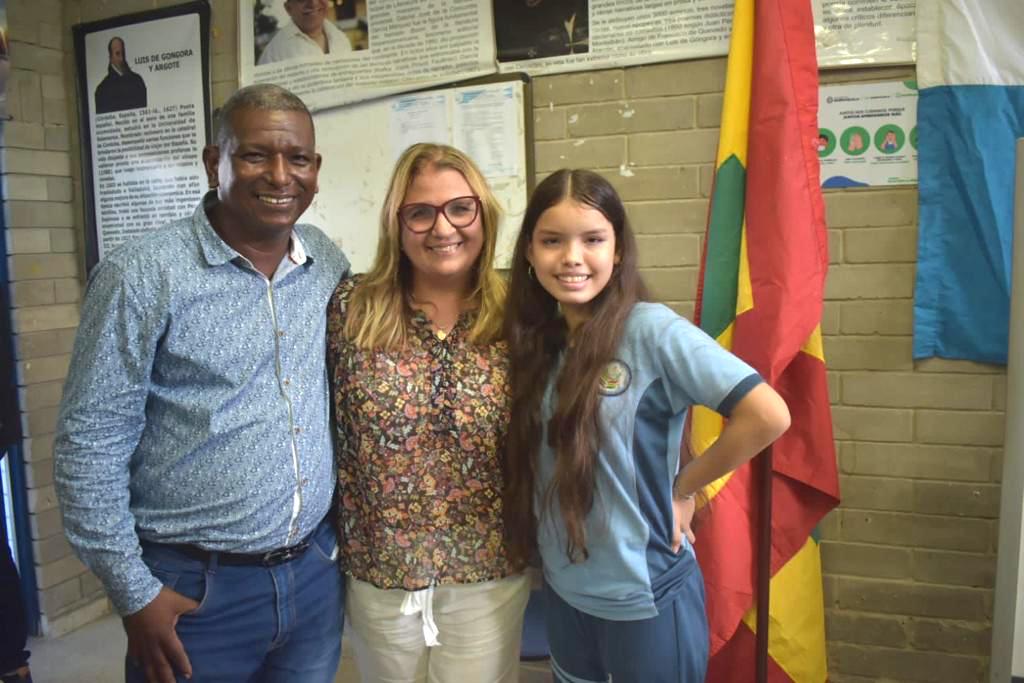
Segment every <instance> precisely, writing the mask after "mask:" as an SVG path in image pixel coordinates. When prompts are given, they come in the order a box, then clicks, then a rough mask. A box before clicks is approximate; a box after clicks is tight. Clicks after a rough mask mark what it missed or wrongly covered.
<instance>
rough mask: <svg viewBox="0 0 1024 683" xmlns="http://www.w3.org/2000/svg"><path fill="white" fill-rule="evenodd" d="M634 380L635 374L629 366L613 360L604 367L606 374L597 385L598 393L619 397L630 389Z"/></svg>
mask: <svg viewBox="0 0 1024 683" xmlns="http://www.w3.org/2000/svg"><path fill="white" fill-rule="evenodd" d="M632 379H633V373H632V372H631V371H630V369H629V366H628V365H626V364H625V363H623V362H622V361H621V360H618V359H615V360H612V361H611V362H610V363H608V365H606V366H604V372H602V373H601V379H600V380H599V381H598V383H597V387H598V391H600V392H601V395H602V396H618V395H619V394H621V393H622V392H624V391H625V390H626V389H628V388H629V383H630V381H632Z"/></svg>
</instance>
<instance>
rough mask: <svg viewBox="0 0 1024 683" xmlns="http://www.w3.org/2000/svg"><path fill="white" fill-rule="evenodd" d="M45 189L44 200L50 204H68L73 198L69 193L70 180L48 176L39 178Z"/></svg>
mask: <svg viewBox="0 0 1024 683" xmlns="http://www.w3.org/2000/svg"><path fill="white" fill-rule="evenodd" d="M41 180H43V181H44V186H45V188H46V190H45V191H46V199H49V200H50V201H52V202H70V201H71V200H72V198H73V195H72V193H71V187H72V186H71V178H55V177H53V176H49V177H46V178H41Z"/></svg>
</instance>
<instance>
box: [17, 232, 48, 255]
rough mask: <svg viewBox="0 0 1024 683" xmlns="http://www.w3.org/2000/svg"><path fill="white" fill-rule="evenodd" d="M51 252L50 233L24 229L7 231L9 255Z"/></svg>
mask: <svg viewBox="0 0 1024 683" xmlns="http://www.w3.org/2000/svg"><path fill="white" fill-rule="evenodd" d="M49 251H50V231H49V230H43V229H23V230H8V231H7V253H9V254H46V253H49Z"/></svg>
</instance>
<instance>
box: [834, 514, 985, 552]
mask: <svg viewBox="0 0 1024 683" xmlns="http://www.w3.org/2000/svg"><path fill="white" fill-rule="evenodd" d="M994 529H995V527H994V526H993V524H992V523H991V522H989V521H988V520H982V519H961V518H957V517H939V516H935V515H912V514H906V513H902V512H871V511H861V510H843V516H842V537H843V540H845V541H853V542H860V543H881V544H885V545H896V546H904V547H915V548H932V549H937V550H963V551H966V552H986V551H988V550H989V549H990V548H991V547H992V540H993V539H994V538H995V533H994Z"/></svg>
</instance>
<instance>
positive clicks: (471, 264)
mask: <svg viewBox="0 0 1024 683" xmlns="http://www.w3.org/2000/svg"><path fill="white" fill-rule="evenodd" d="M498 215H499V208H498V204H497V202H496V200H495V198H494V196H493V195H492V194H491V191H490V190H489V189H488V187H487V183H486V181H485V180H484V178H483V176H482V175H481V173H480V171H479V170H478V169H477V168H476V166H475V165H474V164H473V162H472V161H470V159H469V158H468V157H466V156H465V155H464V154H463V153H462V152H460V151H458V150H457V149H454V148H452V147H448V146H444V145H426V144H419V145H413V146H412V147H410V148H409V149H408V150H406V151H405V153H404V154H403V155H402V157H401V158H400V159H399V160H398V164H397V166H396V168H395V171H394V174H393V176H392V178H391V185H390V188H389V189H388V194H387V197H386V199H385V201H384V208H383V210H382V213H381V232H380V240H379V242H378V245H377V255H376V259H375V261H374V264H373V267H372V268H371V269H370V271H369V272H368V273H367V274H365V275H364V276H357V277H355V278H352V279H350V280H348V281H346V282H342V283H341V284H340V285H339V286H338V289H337V290H336V291H335V293H334V297H333V298H332V300H331V303H330V304H329V306H328V323H327V334H328V342H327V356H328V368H329V374H330V377H331V381H332V391H333V407H334V417H335V422H336V435H337V451H336V452H337V457H338V493H339V496H338V501H339V502H338V505H339V508H338V518H339V528H340V537H341V555H342V557H341V561H342V566H343V568H344V569H345V570H346V571H347V572H348V575H349V581H348V595H347V601H346V606H347V614H348V617H349V620H350V622H351V625H352V633H353V640H354V643H355V652H356V659H357V662H358V665H359V670H360V672H361V674H362V676H363V680H364V681H367V682H369V681H385V680H386V681H423V680H427V679H429V680H430V681H441V682H443V681H459V682H460V683H462V682H464V681H499V682H504V681H508V682H509V683H514V682H515V681H517V680H518V661H519V640H520V637H521V630H522V617H523V610H524V608H525V606H526V600H527V596H528V592H529V586H528V583H527V580H526V578H525V577H524V576H522V575H518V574H516V573H515V572H514V571H513V570H512V568H511V565H510V564H509V561H508V558H507V554H506V550H505V546H504V536H503V535H504V528H503V525H502V507H501V498H500V493H501V490H502V487H503V479H502V476H501V465H500V457H499V455H498V452H499V449H500V448H501V446H502V444H503V442H504V438H505V431H506V428H507V424H508V419H509V404H508V392H507V386H506V384H507V373H508V348H507V346H506V344H505V343H504V342H503V341H501V339H500V337H501V326H502V306H503V303H504V295H505V285H504V282H503V280H502V279H501V278H500V277H499V276H498V274H497V273H496V272H495V271H494V266H493V259H494V251H495V243H496V238H497V228H498Z"/></svg>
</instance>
